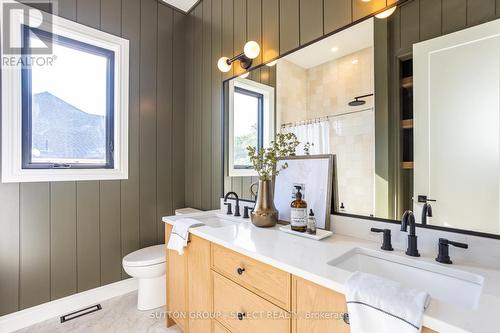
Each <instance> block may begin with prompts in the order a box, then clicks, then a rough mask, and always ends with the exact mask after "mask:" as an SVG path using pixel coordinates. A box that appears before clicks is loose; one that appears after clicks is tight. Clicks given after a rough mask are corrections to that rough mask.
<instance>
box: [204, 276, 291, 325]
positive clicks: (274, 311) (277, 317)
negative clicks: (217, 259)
mask: <svg viewBox="0 0 500 333" xmlns="http://www.w3.org/2000/svg"><path fill="white" fill-rule="evenodd" d="M212 276H213V286H214V312H215V313H217V314H220V317H219V318H218V320H219V321H220V322H221V323H223V324H224V326H226V327H227V328H229V330H230V331H232V332H249V333H255V332H259V333H267V332H269V333H288V332H290V328H291V320H290V318H289V316H290V315H289V313H287V312H286V311H284V310H283V309H281V308H279V307H278V306H276V305H274V304H272V303H271V302H268V301H266V300H265V299H263V298H262V297H259V296H257V295H256V294H254V293H252V292H251V291H249V290H247V289H245V288H243V287H241V286H240V285H238V284H236V283H235V282H233V281H231V280H229V279H228V278H225V277H224V276H222V275H220V274H218V273H217V272H213V273H212Z"/></svg>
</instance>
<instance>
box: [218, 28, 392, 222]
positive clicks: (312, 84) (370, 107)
mask: <svg viewBox="0 0 500 333" xmlns="http://www.w3.org/2000/svg"><path fill="white" fill-rule="evenodd" d="M270 65H273V66H263V67H261V68H259V69H257V70H254V71H251V72H250V75H249V77H248V78H247V79H245V80H242V79H241V78H235V79H232V80H230V81H229V82H226V84H225V99H226V102H227V103H225V119H226V123H225V124H227V126H225V128H226V129H227V136H226V137H227V138H229V142H228V145H226V149H227V150H228V151H227V155H226V156H227V159H226V160H225V165H226V172H225V184H224V191H225V192H228V191H230V190H232V191H235V192H237V193H239V195H240V196H241V197H243V198H246V199H252V195H251V192H250V190H249V189H250V185H251V184H252V183H253V182H255V181H257V178H256V177H255V174H254V173H253V171H252V170H251V169H247V168H244V167H241V169H239V170H235V165H234V163H235V161H234V155H233V154H234V153H233V152H231V150H233V151H234V150H235V149H238V151H239V152H241V148H244V147H246V146H247V145H246V143H247V142H245V144H242V145H240V146H239V147H236V146H235V145H234V141H235V140H236V138H235V137H234V132H233V130H232V128H237V127H244V126H246V127H248V128H250V127H251V126H256V127H255V128H259V126H258V122H256V121H255V120H256V118H254V119H253V120H252V121H249V119H247V118H244V117H240V118H238V117H233V118H232V114H235V111H234V110H236V108H238V107H239V108H241V110H243V109H244V107H243V106H238V105H237V104H236V103H235V99H234V97H233V96H235V94H234V92H233V91H232V88H231V87H233V86H238V85H239V84H240V83H241V82H245V81H246V82H254V83H253V85H261V86H262V85H263V87H267V90H268V91H271V89H274V94H275V104H274V105H273V106H272V107H274V108H275V117H276V119H272V117H271V118H268V117H263V118H262V119H263V121H264V122H263V124H261V125H262V126H263V127H264V128H273V125H267V123H269V124H274V123H275V128H276V130H277V131H280V132H282V133H294V134H295V135H297V138H298V140H299V141H300V142H301V145H300V146H299V147H298V149H297V155H309V154H311V155H316V154H335V155H336V161H337V164H336V177H335V178H336V179H337V183H336V184H335V186H336V189H335V191H334V192H335V193H336V194H337V196H336V198H335V201H336V207H338V209H339V211H340V212H345V213H351V214H357V215H364V216H374V215H375V207H376V205H377V203H376V200H379V201H381V202H383V203H380V202H379V203H378V206H379V207H385V209H380V210H381V212H382V213H383V214H384V215H383V216H380V217H385V218H389V217H390V216H388V215H387V212H388V208H387V205H388V204H387V201H388V200H387V196H385V197H383V196H379V197H376V196H375V195H374V191H375V178H376V177H375V176H374V174H375V141H376V135H375V98H374V91H375V87H374V85H375V78H374V20H373V19H370V20H366V21H364V22H362V23H360V24H357V25H355V26H353V27H351V28H349V29H347V30H345V31H342V32H340V33H337V34H335V35H332V36H330V37H327V38H325V39H322V40H320V41H318V42H316V43H314V44H312V45H310V46H308V47H305V48H302V49H300V50H298V51H296V52H294V53H291V54H289V55H287V56H285V57H283V58H281V59H279V60H278V61H276V62H274V63H273V64H270ZM263 74H264V77H266V78H267V79H264V80H263ZM263 81H264V82H263ZM255 82H258V83H255ZM264 89H266V88H264ZM245 107H250V103H247V104H246V106H245ZM231 109H234V110H233V111H232V110H231ZM247 117H249V115H248V116H247ZM249 126H250V127H249ZM266 126H267V127H266ZM383 130H384V133H385V132H386V129H385V128H384V129H383ZM257 132H258V131H257ZM257 132H255V131H254V132H252V133H257ZM264 133H265V134H268V133H270V135H271V137H272V136H273V135H272V131H269V132H268V131H267V130H266V129H265V130H264ZM385 136H386V134H384V135H382V137H385ZM253 140H254V141H256V142H257V144H259V145H260V144H261V142H259V141H258V140H257V139H255V138H254V139H253ZM267 143H268V141H266V140H264V141H263V142H262V144H263V146H264V147H265V146H266V144H267ZM245 153H246V150H245ZM243 155H244V154H243V153H241V156H243ZM238 156H240V155H238ZM385 186H387V185H385Z"/></svg>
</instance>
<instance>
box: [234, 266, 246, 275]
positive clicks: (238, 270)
mask: <svg viewBox="0 0 500 333" xmlns="http://www.w3.org/2000/svg"><path fill="white" fill-rule="evenodd" d="M236 271H237V272H238V274H239V275H243V272H244V271H245V269H244V268H241V267H239V268H238V269H237V270H236Z"/></svg>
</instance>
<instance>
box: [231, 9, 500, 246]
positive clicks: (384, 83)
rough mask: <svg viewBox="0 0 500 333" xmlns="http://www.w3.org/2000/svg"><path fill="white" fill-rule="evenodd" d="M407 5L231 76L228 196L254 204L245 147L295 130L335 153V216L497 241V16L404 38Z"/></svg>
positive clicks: (309, 145)
mask: <svg viewBox="0 0 500 333" xmlns="http://www.w3.org/2000/svg"><path fill="white" fill-rule="evenodd" d="M399 11H400V8H399V9H398V10H397V11H396V14H395V15H394V16H393V17H389V18H388V19H376V18H369V19H366V20H364V21H362V22H358V23H356V24H354V25H352V26H350V27H348V28H347V29H345V30H342V31H340V32H337V33H335V34H332V35H330V36H326V37H324V38H322V39H320V40H318V41H316V42H314V43H312V44H310V45H307V46H305V47H302V48H299V49H297V50H294V51H293V52H291V53H288V54H286V55H285V56H283V57H281V58H279V59H278V60H276V61H273V62H272V63H268V64H263V65H261V66H259V67H257V68H254V69H252V70H250V71H249V72H248V73H245V74H244V75H242V76H239V77H235V78H231V79H230V80H227V81H225V82H224V85H223V87H224V89H223V90H224V94H223V96H224V103H223V104H224V107H223V114H224V117H223V119H224V131H223V133H224V140H223V141H224V177H223V179H224V184H223V188H224V193H227V192H229V191H234V192H236V193H238V195H239V196H240V197H241V198H243V199H245V200H250V201H251V200H253V199H254V198H253V194H252V192H251V185H252V184H253V183H254V182H256V181H257V180H258V179H257V178H256V174H254V173H253V171H252V168H251V166H250V164H249V161H248V157H247V156H246V149H245V148H246V146H248V145H253V146H256V147H266V145H268V144H269V142H270V141H271V140H272V138H273V137H274V135H275V133H278V132H281V133H294V134H295V135H296V136H297V138H298V140H299V141H300V142H301V144H300V145H299V147H298V148H297V152H296V153H297V155H306V154H334V155H335V158H336V168H335V171H334V172H335V175H334V178H335V179H336V182H335V184H334V186H335V188H334V191H333V193H334V194H335V195H334V201H335V204H334V207H335V209H334V212H333V214H334V215H348V216H355V217H361V218H366V219H375V220H380V221H387V222H396V221H398V220H399V219H400V218H401V216H402V214H403V213H404V212H405V211H406V210H412V211H414V213H415V216H416V219H417V221H418V222H420V224H421V226H423V227H427V228H435V229H446V230H450V231H455V232H460V233H470V234H475V235H481V236H486V237H493V238H500V185H499V184H500V182H499V179H500V120H499V119H500V105H499V102H498V101H499V100H500V82H499V74H498V73H500V37H498V35H499V34H500V21H498V20H497V21H491V22H488V23H484V24H480V25H477V26H474V27H472V28H468V29H464V30H461V31H458V32H454V33H451V34H442V35H441V36H438V37H436V38H427V40H424V41H421V42H418V43H407V42H405V41H403V40H402V38H403V37H402V33H403V31H402V30H401V29H403V28H402V27H401V24H400V20H399V18H398V17H399V15H400V13H399ZM405 33H406V32H405ZM333 221H334V219H333Z"/></svg>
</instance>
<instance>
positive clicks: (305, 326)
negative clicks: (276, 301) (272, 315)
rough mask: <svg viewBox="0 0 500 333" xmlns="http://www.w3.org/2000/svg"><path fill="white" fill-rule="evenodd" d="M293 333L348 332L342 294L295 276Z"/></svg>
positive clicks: (345, 306)
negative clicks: (344, 318)
mask: <svg viewBox="0 0 500 333" xmlns="http://www.w3.org/2000/svg"><path fill="white" fill-rule="evenodd" d="M292 312H293V313H294V314H295V317H294V319H293V321H292V332H293V333H312V332H314V333H329V332H335V333H347V332H349V331H350V330H349V325H348V324H346V323H345V322H344V320H343V315H344V313H346V312H347V305H346V303H345V297H344V295H343V294H340V293H337V292H334V291H332V290H330V289H327V288H324V287H321V286H319V285H317V284H314V283H312V282H310V281H307V280H304V279H302V278H298V277H296V276H294V277H293V278H292Z"/></svg>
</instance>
